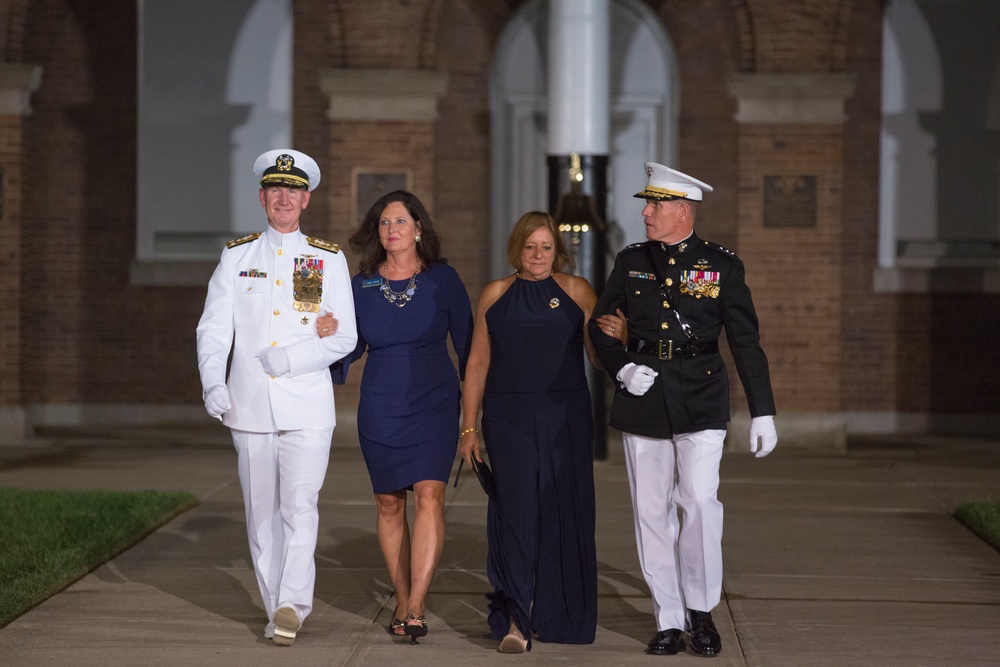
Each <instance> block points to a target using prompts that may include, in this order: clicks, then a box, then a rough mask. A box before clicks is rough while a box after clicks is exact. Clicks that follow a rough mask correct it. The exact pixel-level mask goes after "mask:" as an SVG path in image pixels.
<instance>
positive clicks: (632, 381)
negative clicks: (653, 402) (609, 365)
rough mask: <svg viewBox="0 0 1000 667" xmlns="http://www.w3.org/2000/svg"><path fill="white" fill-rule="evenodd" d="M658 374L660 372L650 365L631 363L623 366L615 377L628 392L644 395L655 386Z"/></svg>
mask: <svg viewBox="0 0 1000 667" xmlns="http://www.w3.org/2000/svg"><path fill="white" fill-rule="evenodd" d="M657 375H659V373H657V372H656V371H654V370H653V369H652V368H650V367H649V366H638V365H636V364H633V363H629V364H625V365H624V366H622V369H621V370H620V371H618V375H616V376H615V377H616V378H617V379H618V381H619V382H621V383H622V386H623V387H625V389H626V390H628V393H630V394H633V395H635V396H642V395H643V394H645V393H646V392H647V391H649V388H650V387H652V386H653V380H654V378H656V376H657Z"/></svg>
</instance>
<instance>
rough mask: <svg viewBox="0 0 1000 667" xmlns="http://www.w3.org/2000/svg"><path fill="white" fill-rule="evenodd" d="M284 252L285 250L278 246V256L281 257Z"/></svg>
mask: <svg viewBox="0 0 1000 667" xmlns="http://www.w3.org/2000/svg"><path fill="white" fill-rule="evenodd" d="M284 254H285V251H284V250H282V249H281V248H278V257H281V256H282V255H284Z"/></svg>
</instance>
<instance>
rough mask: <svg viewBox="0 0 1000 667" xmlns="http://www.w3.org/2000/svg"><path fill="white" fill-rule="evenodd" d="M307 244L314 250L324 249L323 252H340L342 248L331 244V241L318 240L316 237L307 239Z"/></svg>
mask: <svg viewBox="0 0 1000 667" xmlns="http://www.w3.org/2000/svg"><path fill="white" fill-rule="evenodd" d="M306 243H308V244H309V245H311V246H312V247H314V248H322V249H323V250H329V251H330V252H340V246H339V245H337V244H336V243H330V242H329V241H324V240H323V239H318V238H316V237H315V236H310V237H308V238H307V239H306Z"/></svg>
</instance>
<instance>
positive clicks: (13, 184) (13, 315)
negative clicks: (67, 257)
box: [0, 116, 23, 406]
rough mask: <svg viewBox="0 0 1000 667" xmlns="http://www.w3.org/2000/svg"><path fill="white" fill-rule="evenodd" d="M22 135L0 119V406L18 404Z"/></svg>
mask: <svg viewBox="0 0 1000 667" xmlns="http://www.w3.org/2000/svg"><path fill="white" fill-rule="evenodd" d="M21 132H22V122H21V117H20V116H0V170H2V172H0V187H2V189H3V193H2V194H3V196H2V199H0V206H2V212H0V248H2V249H3V262H0V313H2V314H3V317H0V406H14V405H20V403H21V300H22V295H21V289H20V287H21V227H22V220H21V188H22V187H23V180H22V178H21Z"/></svg>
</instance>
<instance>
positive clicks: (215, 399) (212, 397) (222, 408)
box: [205, 384, 233, 421]
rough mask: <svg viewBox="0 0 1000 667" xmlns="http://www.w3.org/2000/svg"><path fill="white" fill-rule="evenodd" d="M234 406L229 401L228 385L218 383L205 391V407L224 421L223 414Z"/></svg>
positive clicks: (209, 412)
mask: <svg viewBox="0 0 1000 667" xmlns="http://www.w3.org/2000/svg"><path fill="white" fill-rule="evenodd" d="M231 407H233V406H232V404H231V403H230V401H229V390H228V389H226V385H224V384H217V385H215V386H214V387H212V388H211V389H209V390H208V391H206V392H205V409H206V410H207V411H208V414H210V415H211V416H213V417H215V418H216V419H218V420H219V421H222V415H224V414H226V413H227V412H229V408H231Z"/></svg>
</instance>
